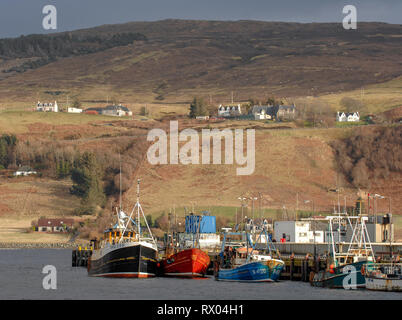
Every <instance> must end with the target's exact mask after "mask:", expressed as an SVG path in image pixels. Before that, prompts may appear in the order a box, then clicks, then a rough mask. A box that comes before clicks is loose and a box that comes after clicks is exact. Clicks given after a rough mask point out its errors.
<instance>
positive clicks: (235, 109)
mask: <svg viewBox="0 0 402 320" xmlns="http://www.w3.org/2000/svg"><path fill="white" fill-rule="evenodd" d="M239 115H241V107H240V104H238V105H237V106H223V105H221V104H220V105H219V107H218V116H219V117H234V116H239Z"/></svg>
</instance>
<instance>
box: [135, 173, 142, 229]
mask: <svg viewBox="0 0 402 320" xmlns="http://www.w3.org/2000/svg"><path fill="white" fill-rule="evenodd" d="M140 181H141V180H140V179H138V180H137V203H136V205H137V227H138V236H140V235H141V221H140V219H141V218H140Z"/></svg>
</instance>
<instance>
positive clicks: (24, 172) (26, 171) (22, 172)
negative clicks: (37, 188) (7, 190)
mask: <svg viewBox="0 0 402 320" xmlns="http://www.w3.org/2000/svg"><path fill="white" fill-rule="evenodd" d="M31 174H37V172H36V171H34V170H32V168H31V167H28V166H22V167H20V168H18V170H17V171H15V172H14V176H16V177H17V176H29V175H31Z"/></svg>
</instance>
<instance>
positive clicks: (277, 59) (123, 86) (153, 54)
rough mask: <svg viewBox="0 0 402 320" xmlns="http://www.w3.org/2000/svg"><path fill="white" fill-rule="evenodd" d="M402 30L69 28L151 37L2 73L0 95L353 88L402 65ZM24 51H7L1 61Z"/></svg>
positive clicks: (222, 95)
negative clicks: (8, 52) (21, 71)
mask: <svg viewBox="0 0 402 320" xmlns="http://www.w3.org/2000/svg"><path fill="white" fill-rule="evenodd" d="M401 31H402V27H401V26H400V25H389V24H384V23H360V24H359V27H358V29H357V30H348V31H347V30H344V29H343V28H342V25H341V24H340V23H339V24H334V23H324V24H323V23H313V24H300V23H277V22H259V21H236V22H218V21H186V20H164V21H157V22H133V23H127V24H120V25H106V26H101V27H97V28H92V29H86V30H79V31H74V32H72V33H71V34H72V35H74V36H78V37H82V38H84V39H86V38H85V37H88V38H89V39H91V36H93V37H100V38H102V37H110V36H111V35H113V34H121V33H133V34H137V33H138V34H141V35H144V36H145V37H146V40H144V41H134V42H133V43H132V44H130V45H127V46H116V47H113V48H110V49H106V50H102V51H100V52H95V53H90V54H83V55H79V56H69V57H55V62H51V63H49V64H46V65H43V66H39V67H37V68H33V69H29V70H28V71H26V72H23V73H15V72H7V73H2V74H1V77H0V78H1V79H2V80H1V81H0V101H1V102H2V103H3V104H4V103H6V102H12V103H15V101H20V102H29V103H32V101H35V100H37V99H39V98H40V99H42V100H43V99H55V98H57V99H58V100H61V101H65V100H66V98H67V95H69V96H70V98H71V97H72V96H78V97H79V98H80V99H81V100H84V101H91V100H96V101H99V100H101V101H105V102H106V100H107V99H108V98H109V99H110V98H111V97H112V96H116V97H118V99H119V100H120V101H122V102H126V103H129V102H146V101H148V102H152V101H153V102H155V101H156V102H157V101H163V102H165V103H166V102H183V101H189V100H190V99H191V97H192V96H194V95H196V94H199V95H203V96H205V97H206V98H209V95H211V98H212V100H213V102H215V103H216V102H222V101H228V100H230V93H231V91H234V95H235V96H234V98H235V100H246V99H248V98H249V97H251V96H257V97H261V98H265V97H267V96H269V95H272V94H274V95H277V96H282V97H294V96H308V95H316V94H322V93H330V92H338V91H345V90H351V89H356V88H360V87H362V86H365V85H368V84H376V83H380V82H384V81H387V80H390V79H393V78H395V77H398V76H400V75H401V74H402V63H401V59H400V57H401V56H400V52H402V37H401V36H400V35H401ZM83 45H85V43H84V44H82V43H80V46H83ZM90 49H91V48H90ZM91 50H92V49H91ZM32 58H35V57H32ZM26 59H29V58H27V57H23V58H20V59H10V58H7V57H2V59H0V70H3V71H5V70H9V69H10V66H20V65H21V64H23V63H25V62H26ZM109 101H110V100H109Z"/></svg>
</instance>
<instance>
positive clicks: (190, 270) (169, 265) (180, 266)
mask: <svg viewBox="0 0 402 320" xmlns="http://www.w3.org/2000/svg"><path fill="white" fill-rule="evenodd" d="M210 262H211V261H210V258H209V256H208V254H206V253H205V252H204V251H202V250H200V249H186V250H183V251H180V252H177V253H175V254H173V255H171V256H169V258H167V259H163V260H162V261H161V262H160V268H161V274H162V275H163V276H173V277H189V278H193V277H203V276H205V274H206V273H207V269H208V266H209V264H210Z"/></svg>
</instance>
